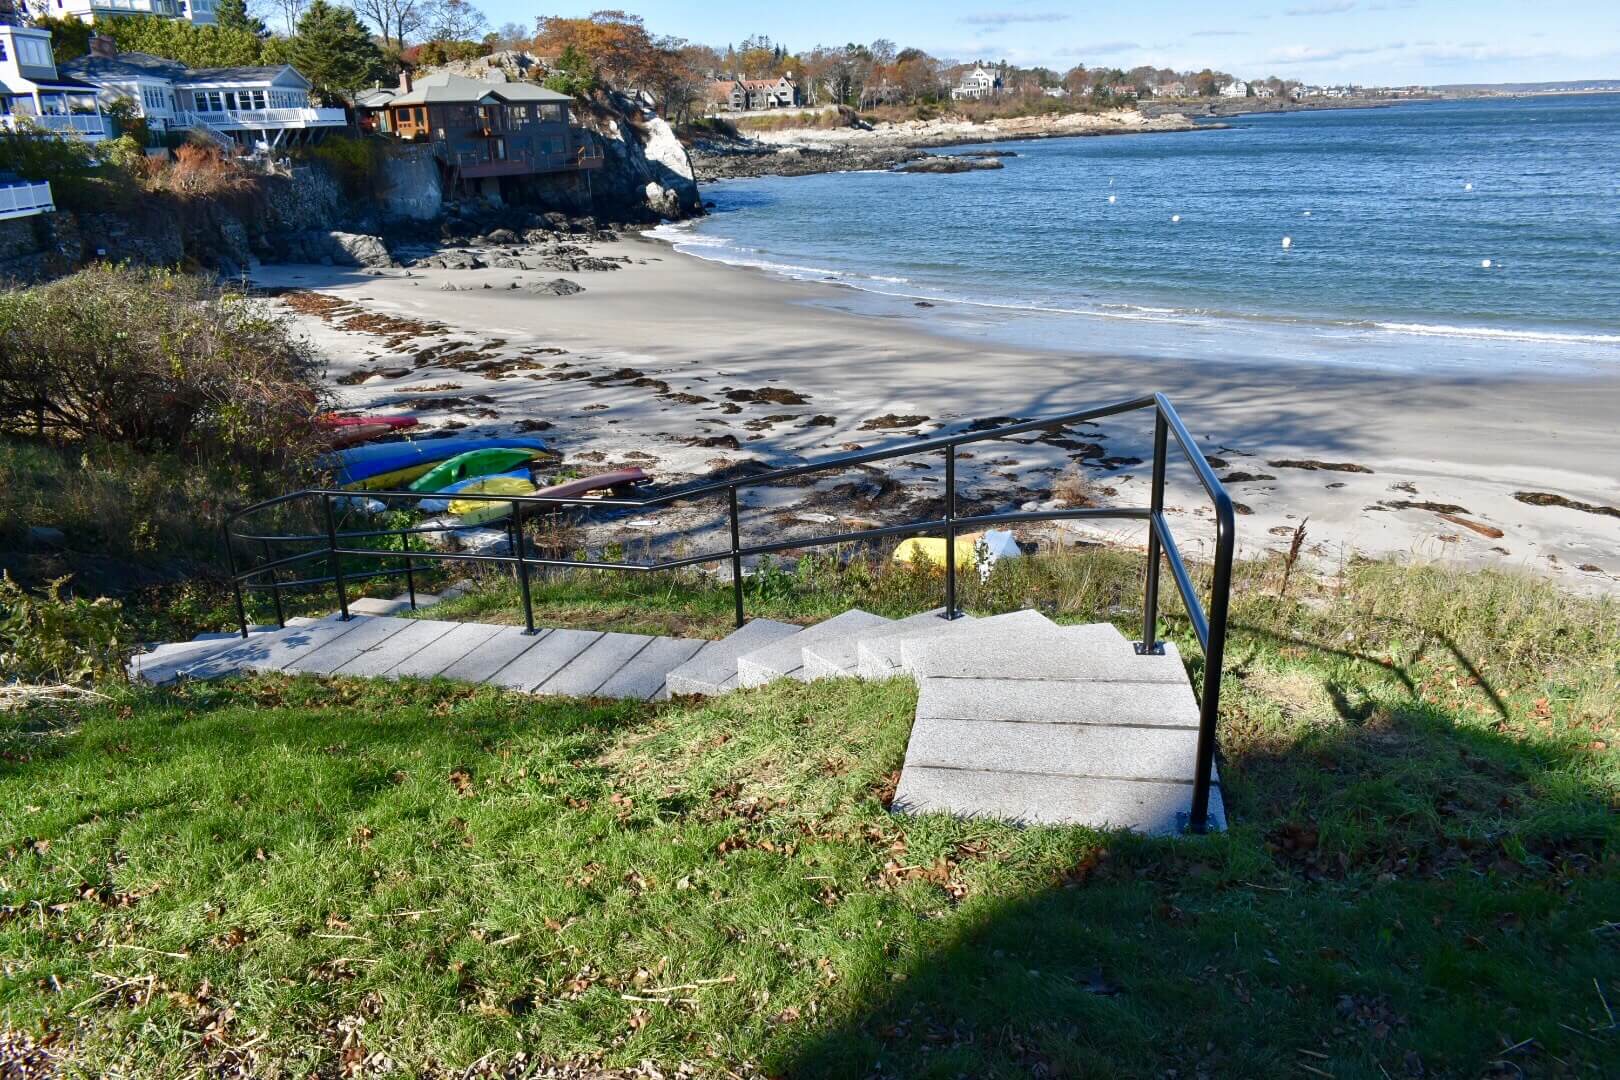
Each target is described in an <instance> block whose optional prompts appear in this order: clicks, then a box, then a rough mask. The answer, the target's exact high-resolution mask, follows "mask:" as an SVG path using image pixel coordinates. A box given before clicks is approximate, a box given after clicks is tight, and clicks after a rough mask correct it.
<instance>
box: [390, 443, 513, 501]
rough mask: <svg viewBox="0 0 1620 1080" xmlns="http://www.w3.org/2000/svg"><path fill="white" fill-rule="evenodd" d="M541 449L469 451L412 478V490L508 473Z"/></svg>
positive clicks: (440, 487) (498, 448) (438, 488)
mask: <svg viewBox="0 0 1620 1080" xmlns="http://www.w3.org/2000/svg"><path fill="white" fill-rule="evenodd" d="M541 455H542V451H539V450H532V449H527V448H523V447H491V448H490V449H488V450H469V451H467V452H466V453H465V454H457V455H456V456H455V457H453V458H450V459H449V460H448V461H441V462H439V464H437V465H435V466H434V467H433V468H432V469H429V470H428V471H427V472H426V473H424V474H423V475H421V476H420V477H418V478H417V479H416V480H414V481H412V483H411V487H410V489H411V490H412V491H442V490H443V489H444V488H447V487H449V486H450V485H451V484H455V483H459V482H460V481H462V480H470V479H472V478H473V477H476V476H491V475H493V474H495V473H503V472H508V471H510V470H512V469H515V468H517V467H518V466H519V465H522V464H523V463H524V462H526V461H531V460H533V459H534V458H537V457H540V456H541Z"/></svg>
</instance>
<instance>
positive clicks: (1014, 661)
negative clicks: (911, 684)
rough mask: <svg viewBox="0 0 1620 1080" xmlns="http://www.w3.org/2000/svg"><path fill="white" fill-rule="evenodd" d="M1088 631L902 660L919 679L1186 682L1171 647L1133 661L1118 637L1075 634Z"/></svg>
mask: <svg viewBox="0 0 1620 1080" xmlns="http://www.w3.org/2000/svg"><path fill="white" fill-rule="evenodd" d="M983 621H984V620H981V623H982V622H983ZM1109 629H1110V630H1112V629H1113V628H1112V627H1110V628H1109ZM1089 630H1090V628H1089V627H1052V628H1050V629H1044V628H1029V627H1019V628H1017V629H1011V628H1009V630H1008V631H1007V632H1006V633H998V634H987V635H974V636H973V637H971V638H964V639H961V640H955V639H952V640H940V641H931V642H928V643H926V644H925V645H923V646H922V647H916V646H913V647H912V649H911V650H910V651H909V653H908V655H907V659H908V660H909V661H910V663H911V666H912V670H913V671H914V672H915V673H916V674H918V675H919V676H928V675H949V676H952V677H954V678H967V679H971V678H985V679H1082V680H1098V681H1115V682H1137V683H1143V682H1164V683H1185V682H1186V681H1187V670H1186V668H1184V667H1182V664H1181V654H1180V653H1179V652H1177V651H1176V647H1175V646H1174V645H1172V644H1170V643H1168V642H1166V643H1165V647H1164V653H1163V654H1162V655H1158V656H1138V655H1137V654H1136V651H1135V649H1134V648H1133V647H1132V646H1131V645H1130V643H1129V642H1125V641H1124V639H1123V636H1121V637H1120V642H1119V643H1118V644H1117V645H1116V644H1115V643H1114V642H1113V641H1112V638H1111V636H1109V635H1103V634H1101V633H1100V632H1099V633H1089V634H1085V635H1082V634H1081V633H1078V632H1077V631H1089ZM1114 634H1118V631H1114Z"/></svg>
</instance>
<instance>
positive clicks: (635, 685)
mask: <svg viewBox="0 0 1620 1080" xmlns="http://www.w3.org/2000/svg"><path fill="white" fill-rule="evenodd" d="M708 644H710V643H709V642H707V641H701V640H698V639H695V638H672V637H660V638H653V640H652V641H651V642H650V643H649V644H648V645H647V647H646V648H645V649H642V650H641V651H640V652H638V653H637V654H636V655H635V656H634V657H633V658H631V659H630V660H629V661H628V662H627V663H626V664H625V665H624V666H623V667H621V668H620V669H619V670H618V671H616V672H614V673H613V675H612V676H611V677H609V679H608V680H607V682H605V683H603V684H602V685H601V686H599V687H598V688H597V690H596V693H597V696H598V697H608V698H636V699H638V700H641V701H653V700H657V699H658V698H660V697H662V696H664V693H665V691H664V683H665V682H666V681H667V680H668V678H669V673H670V672H671V671H673V670H675V669H676V668H678V667H680V666H681V665H682V664H684V663H686V662H687V661H688V660H690V659H692V657H694V656H696V655H697V654H698V650H700V649H702V648H703V647H704V646H706V645H708Z"/></svg>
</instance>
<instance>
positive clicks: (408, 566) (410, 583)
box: [399, 528, 416, 611]
mask: <svg viewBox="0 0 1620 1080" xmlns="http://www.w3.org/2000/svg"><path fill="white" fill-rule="evenodd" d="M399 548H400V550H401V551H403V552H404V553H405V589H406V591H407V592H409V594H410V597H411V610H412V611H415V610H416V561H415V560H414V559H412V558H411V538H410V537H409V536H408V535H406V533H405V530H404V529H403V528H402V529H400V530H399Z"/></svg>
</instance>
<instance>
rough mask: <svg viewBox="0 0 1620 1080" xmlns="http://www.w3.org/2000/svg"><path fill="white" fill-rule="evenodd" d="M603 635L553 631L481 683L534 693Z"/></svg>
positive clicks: (598, 633) (591, 632) (593, 632)
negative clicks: (536, 688)
mask: <svg viewBox="0 0 1620 1080" xmlns="http://www.w3.org/2000/svg"><path fill="white" fill-rule="evenodd" d="M601 636H602V635H601V633H600V632H598V631H596V630H551V631H548V632H547V633H546V634H545V635H544V636H543V637H541V638H540V640H539V641H536V642H535V643H534V644H533V645H532V646H531V647H529V648H527V649H524V650H523V651H522V652H520V653H519V654H518V655H517V656H515V657H513V658H512V661H511V663H509V664H507V665H506V666H505V667H503V668H501V669H500V670H499V671H496V672H494V673H493V674H491V675H490V676H489V677H488V678H485V679H481V680H479V681H481V682H485V683H488V684H489V685H491V686H505V687H508V688H509V689H512V690H525V691H529V690H533V689H534V688H535V687H537V686H539V685H540V684H541V683H543V682H545V681H546V680H547V679H549V678H551V677H552V676H553V675H555V674H557V672H559V671H561V670H562V669H563V668H564V667H565V666H567V664H568V663H569V662H570V661H572V660H573V659H574V657H576V656H578V655H579V654H580V653H582V652H584V651H585V650H586V649H587V648H589V647H590V646H591V645H592V644H594V643H595V642H596V640H597V639H598V638H600V637H601Z"/></svg>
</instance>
